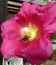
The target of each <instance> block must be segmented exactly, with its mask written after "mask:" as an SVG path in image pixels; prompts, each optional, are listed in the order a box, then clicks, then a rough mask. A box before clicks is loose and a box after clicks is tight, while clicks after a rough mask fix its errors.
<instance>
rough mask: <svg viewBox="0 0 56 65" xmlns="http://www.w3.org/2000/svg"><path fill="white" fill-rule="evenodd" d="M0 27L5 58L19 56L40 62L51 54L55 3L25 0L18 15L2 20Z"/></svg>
mask: <svg viewBox="0 0 56 65" xmlns="http://www.w3.org/2000/svg"><path fill="white" fill-rule="evenodd" d="M1 30H2V33H1V36H2V39H3V41H2V45H1V53H2V55H3V57H4V58H5V59H8V58H10V57H19V58H25V59H26V60H27V61H28V62H30V63H32V64H41V63H43V62H45V61H46V60H47V59H48V58H49V57H50V56H51V54H52V41H51V36H52V35H53V34H56V4H55V3H54V2H49V3H48V4H46V5H43V6H40V5H38V4H30V3H28V2H24V3H23V5H22V7H21V8H20V10H19V12H18V13H17V14H15V15H14V16H13V17H12V18H10V19H9V20H7V21H5V22H3V23H2V25H1Z"/></svg>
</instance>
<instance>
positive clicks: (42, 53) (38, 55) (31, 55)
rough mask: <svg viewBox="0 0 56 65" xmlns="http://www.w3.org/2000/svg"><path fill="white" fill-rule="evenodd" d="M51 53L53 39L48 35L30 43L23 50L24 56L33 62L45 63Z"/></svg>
mask: <svg viewBox="0 0 56 65" xmlns="http://www.w3.org/2000/svg"><path fill="white" fill-rule="evenodd" d="M51 54H52V45H51V41H50V40H49V39H48V38H47V37H46V36H42V37H41V38H40V39H39V40H38V41H34V42H32V43H30V45H29V46H28V48H27V49H26V48H25V49H23V50H22V57H23V58H25V59H26V60H27V61H28V62H30V63H32V64H41V63H44V62H45V61H46V60H47V59H48V58H49V57H50V55H51Z"/></svg>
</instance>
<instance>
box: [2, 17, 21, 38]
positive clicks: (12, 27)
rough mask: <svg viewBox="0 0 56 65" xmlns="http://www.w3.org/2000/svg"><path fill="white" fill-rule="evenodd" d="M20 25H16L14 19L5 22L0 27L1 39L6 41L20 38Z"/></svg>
mask: <svg viewBox="0 0 56 65" xmlns="http://www.w3.org/2000/svg"><path fill="white" fill-rule="evenodd" d="M20 29H21V27H20V25H19V24H17V23H16V21H15V19H14V17H13V18H11V19H9V20H7V21H5V22H4V23H3V24H2V25H1V30H2V33H1V35H2V38H3V39H4V38H8V39H14V38H15V39H16V38H19V37H20Z"/></svg>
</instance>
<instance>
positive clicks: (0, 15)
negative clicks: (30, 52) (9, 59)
mask: <svg viewBox="0 0 56 65" xmlns="http://www.w3.org/2000/svg"><path fill="white" fill-rule="evenodd" d="M24 1H27V2H30V3H38V4H40V5H45V4H46V3H47V2H48V1H51V0H0V25H1V23H2V22H3V21H5V20H7V19H9V18H11V17H12V16H13V15H15V14H16V13H17V12H18V11H19V9H20V7H21V6H22V3H23V2H24ZM52 1H55V0H52ZM0 33H1V29H0ZM51 40H52V47H53V54H52V55H51V57H50V58H49V59H48V61H47V62H45V63H44V64H41V65H56V35H53V36H52V37H51ZM1 42H2V38H1V35H0V46H1ZM14 60H17V58H13V61H14ZM5 62H6V61H5V60H4V61H3V57H2V55H1V53H0V65H2V64H3V65H6V63H5ZM17 62H18V60H17ZM23 64H24V65H30V64H29V63H27V61H26V60H25V59H24V60H23ZM15 65H16V64H15Z"/></svg>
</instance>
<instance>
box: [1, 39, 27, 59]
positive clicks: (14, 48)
mask: <svg viewBox="0 0 56 65" xmlns="http://www.w3.org/2000/svg"><path fill="white" fill-rule="evenodd" d="M26 47H27V44H23V43H22V42H21V41H18V40H15V39H14V40H8V39H4V40H3V42H2V45H1V53H2V55H3V57H4V58H5V59H8V58H10V57H22V56H21V50H22V49H24V48H26Z"/></svg>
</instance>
